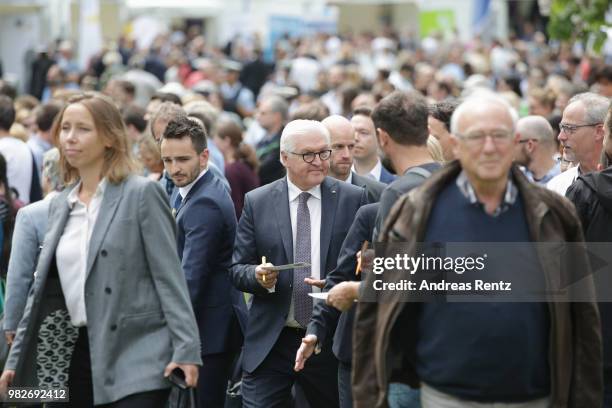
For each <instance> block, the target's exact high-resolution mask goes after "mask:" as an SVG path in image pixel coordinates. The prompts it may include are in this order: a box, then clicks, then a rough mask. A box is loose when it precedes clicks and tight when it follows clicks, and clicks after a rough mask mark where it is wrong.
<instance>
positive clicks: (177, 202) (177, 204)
mask: <svg viewBox="0 0 612 408" xmlns="http://www.w3.org/2000/svg"><path fill="white" fill-rule="evenodd" d="M182 202H183V197H182V196H181V193H178V194H177V195H176V198H175V199H174V205H173V206H172V215H173V216H174V217H176V214H177V213H178V209H179V207H180V206H181V203H182Z"/></svg>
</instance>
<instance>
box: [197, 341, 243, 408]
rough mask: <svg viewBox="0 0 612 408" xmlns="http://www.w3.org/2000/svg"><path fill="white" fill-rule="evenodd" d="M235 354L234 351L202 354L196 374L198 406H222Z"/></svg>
mask: <svg viewBox="0 0 612 408" xmlns="http://www.w3.org/2000/svg"><path fill="white" fill-rule="evenodd" d="M235 356H236V353H234V352H226V353H217V354H210V355H207V356H202V367H200V375H199V376H198V392H197V398H198V408H223V406H224V405H225V393H226V390H227V381H228V380H229V378H230V375H231V370H232V363H233V361H234V357H235Z"/></svg>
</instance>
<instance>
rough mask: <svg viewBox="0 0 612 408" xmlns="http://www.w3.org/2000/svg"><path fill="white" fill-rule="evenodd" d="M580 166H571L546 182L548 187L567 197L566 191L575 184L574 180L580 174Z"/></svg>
mask: <svg viewBox="0 0 612 408" xmlns="http://www.w3.org/2000/svg"><path fill="white" fill-rule="evenodd" d="M578 167H580V166H574V167H571V168H569V169H567V170H565V171H564V172H563V173H561V174H559V175H558V176H555V177H553V178H552V180H550V181H549V182H548V183H547V184H546V188H547V189H549V190H552V191H554V192H555V193H557V194H561V195H562V196H563V197H565V192H566V191H567V189H568V188H569V186H571V185H572V184H574V181H576V179H577V178H578V176H579V175H580V170H579V169H578Z"/></svg>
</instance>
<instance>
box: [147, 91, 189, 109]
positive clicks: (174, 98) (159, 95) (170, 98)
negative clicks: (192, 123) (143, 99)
mask: <svg viewBox="0 0 612 408" xmlns="http://www.w3.org/2000/svg"><path fill="white" fill-rule="evenodd" d="M151 100H152V101H155V100H159V101H162V102H172V103H174V104H175V105H179V106H183V103H182V102H181V98H179V97H178V95H175V94H173V93H170V92H159V91H158V92H155V93H154V94H153V96H152V97H151Z"/></svg>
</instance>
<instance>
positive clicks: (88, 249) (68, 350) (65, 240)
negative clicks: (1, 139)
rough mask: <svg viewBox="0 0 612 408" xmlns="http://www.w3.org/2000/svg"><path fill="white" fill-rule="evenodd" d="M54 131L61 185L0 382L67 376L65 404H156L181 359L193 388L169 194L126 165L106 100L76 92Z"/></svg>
mask: <svg viewBox="0 0 612 408" xmlns="http://www.w3.org/2000/svg"><path fill="white" fill-rule="evenodd" d="M53 137H54V141H55V143H56V144H57V145H58V146H59V147H60V169H61V172H62V176H63V181H64V183H65V185H66V186H67V187H66V189H65V190H64V191H63V192H62V193H60V194H58V195H57V196H56V197H55V198H53V201H52V202H51V205H50V209H49V226H48V228H47V234H46V236H45V241H44V244H43V248H42V250H41V252H40V255H39V260H38V265H37V268H36V270H37V272H36V274H35V279H34V283H33V284H32V290H31V293H30V296H29V297H28V302H27V304H26V307H25V311H24V314H23V317H22V319H21V321H20V323H19V326H18V328H17V334H16V337H15V341H14V343H13V346H12V348H11V350H10V354H9V358H8V361H7V363H6V366H5V371H4V372H3V374H2V377H1V378H0V390H2V391H5V390H6V387H7V386H8V385H10V384H12V385H13V386H31V387H54V388H55V387H68V388H69V389H70V402H69V405H68V406H73V407H79V408H81V407H83V408H84V407H92V406H98V405H103V406H104V407H113V408H119V407H128V406H129V407H151V408H155V407H160V408H161V407H163V406H164V404H165V403H166V400H167V397H168V393H169V388H170V386H171V384H170V382H169V381H168V380H167V379H166V378H165V376H168V375H169V374H170V373H171V372H172V371H173V370H175V369H176V368H178V369H179V370H181V371H182V372H183V373H184V375H185V379H186V383H187V385H188V386H190V387H195V386H196V384H197V376H198V367H197V365H200V364H201V360H200V343H199V336H198V331H197V326H196V322H195V318H194V315H193V311H192V309H191V304H190V301H189V295H188V292H187V286H186V284H185V278H184V276H183V273H182V271H181V266H180V263H179V259H178V255H177V250H176V239H175V232H174V220H173V218H172V216H171V213H170V209H169V207H168V204H167V198H166V194H165V193H164V191H163V190H162V189H161V187H159V186H158V184H157V183H155V182H153V181H150V180H146V179H144V178H142V177H139V176H135V175H133V169H134V165H133V162H132V159H131V157H130V149H129V148H128V139H127V133H126V129H125V126H124V124H123V122H122V120H121V115H120V113H119V111H118V110H117V108H116V106H115V105H114V103H113V102H112V101H111V100H110V99H108V98H106V97H104V96H102V95H99V94H82V95H77V96H75V97H73V98H71V99H70V100H69V102H68V104H67V105H66V107H64V109H63V110H62V111H61V112H60V114H59V116H58V119H57V121H56V123H55V125H54V128H53ZM63 406H65V405H63Z"/></svg>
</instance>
